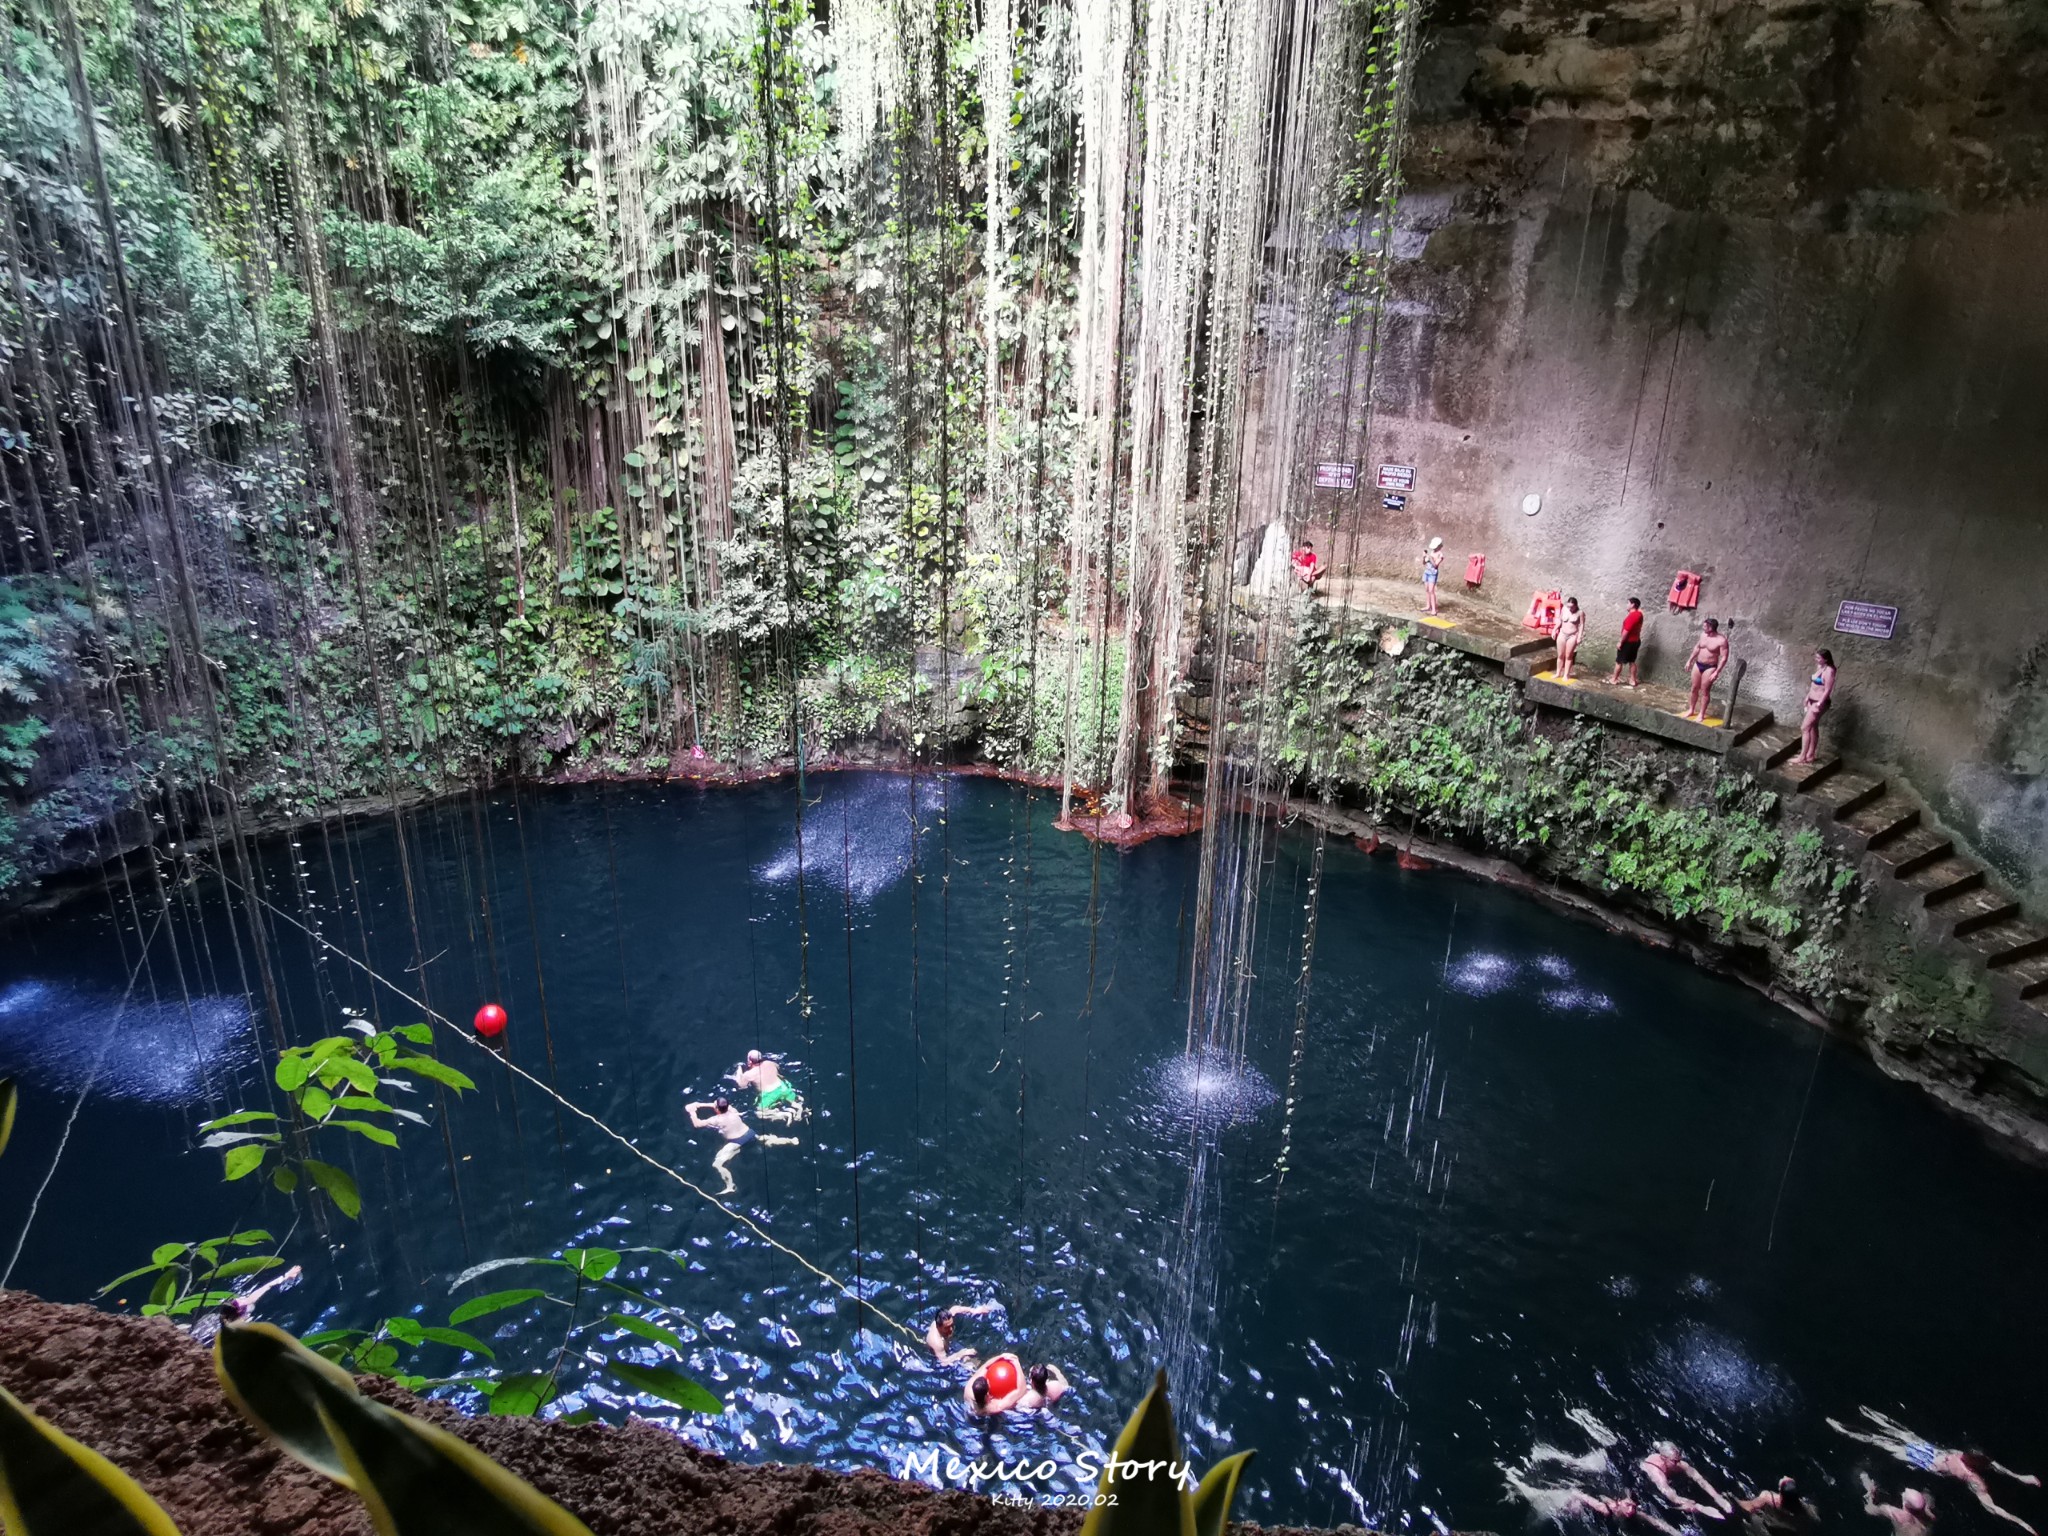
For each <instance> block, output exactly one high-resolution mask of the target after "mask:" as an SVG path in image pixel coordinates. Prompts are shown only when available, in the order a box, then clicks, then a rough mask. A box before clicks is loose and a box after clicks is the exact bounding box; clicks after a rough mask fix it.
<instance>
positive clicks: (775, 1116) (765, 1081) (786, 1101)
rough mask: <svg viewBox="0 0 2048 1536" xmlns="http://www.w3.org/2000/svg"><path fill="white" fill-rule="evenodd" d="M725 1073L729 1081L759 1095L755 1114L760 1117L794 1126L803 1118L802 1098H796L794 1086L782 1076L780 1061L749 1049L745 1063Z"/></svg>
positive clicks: (755, 1105)
mask: <svg viewBox="0 0 2048 1536" xmlns="http://www.w3.org/2000/svg"><path fill="white" fill-rule="evenodd" d="M725 1075H726V1077H727V1079H728V1080H729V1081H731V1082H735V1083H737V1084H739V1086H740V1087H742V1088H751V1089H753V1090H754V1091H755V1093H757V1094H758V1095H759V1097H758V1098H756V1099H755V1100H754V1113H755V1115H756V1116H758V1117H759V1118H760V1119H763V1120H773V1121H775V1122H776V1123H777V1124H780V1125H794V1124H795V1123H796V1122H797V1121H799V1120H801V1119H803V1117H804V1101H803V1100H802V1099H801V1098H800V1097H798V1095H797V1091H796V1088H795V1085H793V1084H792V1083H791V1082H790V1081H789V1079H788V1078H786V1077H784V1076H783V1075H782V1064H781V1063H780V1062H778V1061H776V1060H775V1059H774V1058H773V1057H771V1056H764V1055H762V1054H761V1053H760V1052H759V1051H749V1052H747V1059H746V1063H745V1065H743V1066H742V1067H740V1069H739V1070H738V1071H737V1072H728V1073H726V1074H725Z"/></svg>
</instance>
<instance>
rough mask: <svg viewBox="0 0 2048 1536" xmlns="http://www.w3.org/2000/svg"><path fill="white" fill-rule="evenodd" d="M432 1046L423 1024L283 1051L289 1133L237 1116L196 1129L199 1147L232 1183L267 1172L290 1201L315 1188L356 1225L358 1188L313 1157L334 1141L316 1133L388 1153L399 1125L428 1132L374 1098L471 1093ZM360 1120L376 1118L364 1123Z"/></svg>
mask: <svg viewBox="0 0 2048 1536" xmlns="http://www.w3.org/2000/svg"><path fill="white" fill-rule="evenodd" d="M433 1040H434V1031H433V1026H431V1025H428V1024H401V1025H399V1026H398V1027H397V1028H396V1029H390V1030H380V1029H377V1028H375V1027H374V1026H373V1025H370V1024H366V1023H364V1022H363V1021H362V1020H360V1019H358V1020H354V1021H352V1022H351V1023H350V1024H349V1025H348V1032H347V1033H345V1034H339V1035H330V1036H328V1037H327V1038H326V1039H324V1040H316V1041H314V1042H313V1043H312V1044H311V1045H295V1046H290V1047H287V1048H286V1049H285V1050H284V1051H283V1052H281V1053H280V1054H279V1056H278V1060H277V1065H276V1067H275V1069H274V1071H273V1076H274V1077H275V1079H276V1083H277V1086H278V1088H279V1089H281V1090H282V1091H283V1093H284V1095H285V1097H286V1099H288V1100H289V1101H290V1102H291V1104H292V1106H293V1108H294V1109H295V1110H297V1112H298V1113H297V1118H296V1120H295V1121H294V1122H293V1123H291V1124H290V1125H287V1124H286V1122H284V1121H283V1120H281V1119H280V1118H279V1117H278V1116H277V1115H276V1114H275V1113H273V1112H272V1111H270V1110H264V1109H244V1110H237V1111H235V1112H234V1113H232V1114H227V1115H222V1116H220V1117H218V1118H217V1119H213V1120H209V1121H207V1122H206V1123H205V1124H204V1125H202V1126H200V1127H199V1130H200V1133H201V1135H202V1136H203V1137H204V1140H202V1141H201V1142H200V1145H201V1146H204V1147H210V1148H213V1149H215V1150H218V1151H220V1152H221V1153H222V1158H223V1170H222V1171H223V1174H224V1176H225V1177H226V1179H227V1180H228V1182H229V1183H234V1182H235V1181H236V1180H238V1179H245V1178H247V1177H249V1176H250V1175H251V1174H253V1173H257V1172H259V1171H261V1170H263V1169H265V1168H266V1167H267V1168H268V1169H269V1178H270V1182H271V1183H272V1184H273V1185H274V1186H275V1187H276V1188H277V1189H278V1191H279V1192H280V1193H282V1194H287V1195H289V1194H292V1193H295V1192H296V1191H297V1190H299V1189H300V1188H302V1187H306V1186H310V1187H311V1188H314V1189H318V1190H320V1191H321V1192H322V1193H323V1194H325V1195H326V1196H327V1198H328V1200H329V1201H330V1202H331V1203H332V1204H333V1205H334V1207H335V1209H337V1210H339V1211H340V1212H341V1214H342V1215H344V1216H346V1217H348V1218H349V1219H350V1220H351V1221H353V1220H355V1219H356V1218H357V1217H358V1216H359V1215H360V1214H361V1213H362V1196H361V1194H360V1193H359V1192H358V1191H357V1188H356V1183H355V1180H354V1179H353V1178H352V1177H351V1176H350V1175H349V1174H348V1173H347V1172H346V1171H344V1170H343V1169H341V1168H339V1167H336V1166H335V1165H334V1164H333V1163H329V1162H325V1161H323V1160H321V1159H319V1158H315V1157H312V1156H310V1155H309V1149H311V1148H313V1147H315V1146H324V1145H325V1144H326V1143H328V1142H331V1141H334V1140H336V1138H335V1137H334V1136H333V1135H331V1134H330V1135H322V1133H323V1132H327V1133H332V1132H342V1133H346V1134H347V1135H349V1136H354V1137H360V1138H361V1139H363V1140H365V1141H369V1142H372V1143H374V1144H375V1145H377V1146H380V1147H395V1146H397V1145H398V1132H397V1129H396V1127H397V1125H398V1124H400V1123H401V1122H409V1123H411V1124H414V1125H424V1124H426V1117H425V1116H424V1115H422V1114H420V1113H419V1112H418V1111H417V1110H411V1109H406V1108H403V1107H401V1106H399V1105H396V1104H390V1103H387V1102H385V1100H384V1099H382V1098H380V1097H379V1096H378V1095H379V1092H380V1090H387V1089H388V1090H390V1091H393V1092H397V1093H412V1092H415V1091H417V1085H418V1084H419V1083H421V1082H430V1083H435V1084H438V1085H440V1086H442V1087H445V1088H449V1089H452V1090H454V1091H455V1092H456V1093H466V1092H467V1091H468V1090H470V1089H472V1088H474V1087H475V1086H476V1084H475V1083H474V1082H473V1081H471V1080H470V1078H469V1077H467V1076H466V1075H465V1074H463V1073H461V1072H458V1071H457V1070H456V1069H455V1068H453V1067H451V1066H449V1065H448V1064H447V1063H446V1062H442V1061H437V1060H436V1059H435V1058H433V1057H432V1056H427V1055H424V1054H422V1053H421V1052H420V1051H419V1050H418V1049H417V1048H418V1047H421V1046H428V1045H431V1044H433ZM365 1115H375V1116H379V1117H381V1118H380V1119H378V1120H366V1119H364V1118H362V1117H363V1116H365ZM316 1137H317V1138H319V1139H318V1140H317V1141H316V1140H315V1138H316Z"/></svg>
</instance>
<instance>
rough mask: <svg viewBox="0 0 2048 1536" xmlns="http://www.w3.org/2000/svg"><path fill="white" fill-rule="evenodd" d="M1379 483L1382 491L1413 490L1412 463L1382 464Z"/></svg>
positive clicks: (1413, 470) (1413, 473) (1413, 467)
mask: <svg viewBox="0 0 2048 1536" xmlns="http://www.w3.org/2000/svg"><path fill="white" fill-rule="evenodd" d="M1379 485H1380V489H1381V490H1383V491H1412V490H1414V489H1415V466H1414V465H1413V464H1382V465H1381V466H1380V481H1379Z"/></svg>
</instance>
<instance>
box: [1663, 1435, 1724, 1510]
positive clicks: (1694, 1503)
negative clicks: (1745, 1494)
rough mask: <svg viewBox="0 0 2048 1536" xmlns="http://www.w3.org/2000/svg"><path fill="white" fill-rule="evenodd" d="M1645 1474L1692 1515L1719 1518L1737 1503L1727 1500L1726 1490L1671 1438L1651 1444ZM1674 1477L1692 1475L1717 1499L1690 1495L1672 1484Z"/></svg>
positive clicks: (1703, 1488) (1703, 1489) (1669, 1497)
mask: <svg viewBox="0 0 2048 1536" xmlns="http://www.w3.org/2000/svg"><path fill="white" fill-rule="evenodd" d="M1643 1475H1644V1476H1645V1477H1647V1478H1649V1480H1650V1482H1651V1484H1652V1485H1653V1486H1654V1487H1655V1488H1656V1490H1657V1491H1658V1492H1659V1493H1661V1494H1663V1495H1664V1497H1665V1498H1667V1499H1669V1500H1670V1501H1671V1502H1672V1503H1673V1504H1675V1505H1677V1506H1678V1507H1679V1508H1680V1509H1682V1510H1684V1511H1685V1512H1686V1513H1687V1514H1689V1515H1698V1516H1700V1517H1701V1518H1702V1519H1706V1520H1720V1519H1723V1518H1725V1517H1726V1516H1727V1514H1728V1512H1729V1511H1730V1510H1731V1509H1733V1508H1734V1507H1735V1506H1734V1505H1732V1504H1730V1503H1729V1502H1728V1497H1727V1495H1726V1494H1724V1493H1722V1492H1721V1490H1720V1489H1718V1488H1716V1487H1715V1486H1714V1485H1713V1484H1712V1483H1710V1482H1708V1481H1707V1480H1706V1478H1705V1477H1703V1476H1702V1475H1701V1474H1700V1469H1699V1468H1698V1467H1696V1466H1694V1465H1693V1464H1692V1463H1691V1462H1689V1461H1687V1460H1686V1459H1685V1458H1684V1457H1683V1456H1681V1455H1679V1454H1678V1447H1677V1446H1675V1445H1673V1444H1672V1443H1671V1442H1670V1441H1669V1440H1659V1441H1658V1442H1657V1443H1656V1444H1655V1445H1653V1446H1651V1447H1650V1454H1649V1455H1647V1456H1645V1457H1644V1458H1643ZM1674 1477H1689V1478H1691V1479H1692V1480H1693V1482H1695V1483H1696V1484H1698V1485H1699V1489H1700V1491H1701V1492H1702V1493H1704V1494H1705V1495H1706V1496H1707V1497H1708V1498H1710V1499H1712V1500H1713V1501H1714V1502H1713V1504H1712V1505H1706V1504H1702V1503H1700V1502H1699V1501H1698V1500H1697V1499H1689V1498H1687V1497H1686V1496H1685V1495H1684V1494H1682V1493H1680V1492H1679V1491H1678V1490H1677V1489H1676V1488H1674V1487H1672V1486H1671V1479H1672V1478H1674Z"/></svg>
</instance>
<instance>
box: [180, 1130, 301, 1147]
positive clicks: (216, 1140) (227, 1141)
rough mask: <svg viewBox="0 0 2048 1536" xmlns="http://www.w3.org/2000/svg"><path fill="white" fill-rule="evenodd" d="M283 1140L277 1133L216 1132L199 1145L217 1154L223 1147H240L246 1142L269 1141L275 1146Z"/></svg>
mask: <svg viewBox="0 0 2048 1536" xmlns="http://www.w3.org/2000/svg"><path fill="white" fill-rule="evenodd" d="M283 1140H284V1138H283V1137H282V1136H280V1135H278V1134H277V1133H276V1132H275V1131H215V1132H214V1133H213V1134H212V1135H211V1136H209V1137H207V1138H206V1140H204V1141H202V1142H200V1143H199V1145H200V1146H202V1147H204V1148H205V1149H206V1150H208V1151H209V1152H217V1151H219V1150H220V1149H221V1148H222V1147H239V1146H241V1145H242V1144H243V1143H244V1142H250V1141H267V1142H271V1143H273V1144H274V1143H277V1142H280V1141H283Z"/></svg>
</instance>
